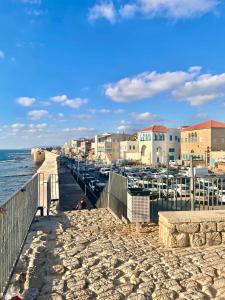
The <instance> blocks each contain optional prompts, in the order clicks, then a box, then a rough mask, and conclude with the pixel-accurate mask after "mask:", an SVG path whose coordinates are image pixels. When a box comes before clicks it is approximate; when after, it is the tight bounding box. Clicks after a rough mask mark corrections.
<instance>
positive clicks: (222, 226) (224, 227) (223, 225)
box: [217, 222, 225, 232]
mask: <svg viewBox="0 0 225 300" xmlns="http://www.w3.org/2000/svg"><path fill="white" fill-rule="evenodd" d="M217 231H223V232H225V222H218V223H217Z"/></svg>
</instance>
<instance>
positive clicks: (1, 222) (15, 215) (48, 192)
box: [0, 173, 59, 299]
mask: <svg viewBox="0 0 225 300" xmlns="http://www.w3.org/2000/svg"><path fill="white" fill-rule="evenodd" d="M58 199H59V187H58V175H57V174H50V175H49V177H48V180H47V181H46V180H45V179H44V174H43V173H39V174H36V175H34V176H33V177H32V178H31V179H30V180H29V181H28V182H27V183H26V184H25V185H24V186H22V188H21V189H20V190H19V191H17V192H16V193H15V194H14V195H13V196H12V197H11V198H10V199H9V200H8V201H7V202H6V203H4V204H3V205H2V206H0V299H1V297H2V296H3V294H4V292H5V291H6V289H7V284H8V282H9V280H10V277H11V275H12V273H13V269H14V267H15V265H16V262H17V260H18V258H19V256H20V253H21V251H22V248H23V244H24V242H25V239H26V236H27V234H28V231H29V228H30V225H31V223H32V221H33V218H34V216H35V215H36V213H37V210H38V209H40V211H41V215H49V210H50V205H51V201H52V200H58Z"/></svg>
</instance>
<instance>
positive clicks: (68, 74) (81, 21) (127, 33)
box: [0, 0, 225, 149]
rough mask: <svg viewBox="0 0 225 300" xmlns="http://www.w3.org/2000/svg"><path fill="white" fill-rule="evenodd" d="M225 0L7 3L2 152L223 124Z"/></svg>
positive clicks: (1, 51) (0, 70) (1, 15)
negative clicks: (159, 128)
mask: <svg viewBox="0 0 225 300" xmlns="http://www.w3.org/2000/svg"><path fill="white" fill-rule="evenodd" d="M224 37H225V3H224V1H222V0H102V1H101V0H100V1H99V0H82V1H81V0H67V1H65V0H0V149H1V148H2V149H4V148H25V147H35V146H45V145H62V144H63V143H64V142H65V141H67V140H69V139H72V138H74V139H75V138H79V137H93V136H94V135H95V134H97V133H105V132H129V133H132V132H136V131H137V130H140V129H141V128H144V127H146V126H150V125H152V124H163V125H166V126H168V127H178V126H182V125H192V124H196V123H200V122H203V121H206V120H209V119H213V120H218V121H222V122H225V114H224V112H225V60H224V53H225V38H224Z"/></svg>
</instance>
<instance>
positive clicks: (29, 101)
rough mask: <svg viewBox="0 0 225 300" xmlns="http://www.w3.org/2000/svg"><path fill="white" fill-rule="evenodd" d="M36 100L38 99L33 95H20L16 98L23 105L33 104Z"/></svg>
mask: <svg viewBox="0 0 225 300" xmlns="http://www.w3.org/2000/svg"><path fill="white" fill-rule="evenodd" d="M35 101H36V99H35V98H31V97H20V98H18V99H17V100H16V102H17V103H18V104H19V105H22V106H31V105H32V104H34V102H35Z"/></svg>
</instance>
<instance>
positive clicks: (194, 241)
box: [190, 232, 206, 247]
mask: <svg viewBox="0 0 225 300" xmlns="http://www.w3.org/2000/svg"><path fill="white" fill-rule="evenodd" d="M205 243H206V235H205V233H204V232H199V233H194V234H190V244H191V246H192V247H201V246H203V245H205Z"/></svg>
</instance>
